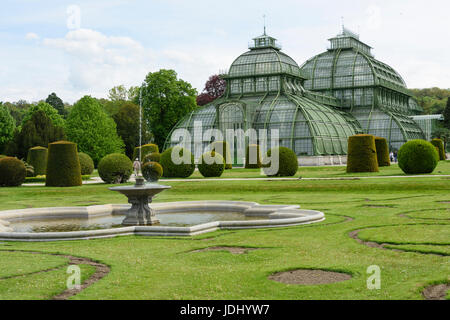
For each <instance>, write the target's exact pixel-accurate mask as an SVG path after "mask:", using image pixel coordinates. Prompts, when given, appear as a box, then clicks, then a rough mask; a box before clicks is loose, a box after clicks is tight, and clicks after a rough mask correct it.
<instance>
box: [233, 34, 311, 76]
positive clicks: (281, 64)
mask: <svg viewBox="0 0 450 320" xmlns="http://www.w3.org/2000/svg"><path fill="white" fill-rule="evenodd" d="M253 41H254V45H251V46H250V51H248V52H246V53H244V54H242V55H240V56H239V57H238V58H237V59H236V60H235V61H234V62H233V63H232V64H231V67H230V71H229V73H228V76H229V77H233V78H234V77H253V76H259V75H276V74H281V73H283V74H289V75H293V76H296V77H300V78H302V79H306V77H305V76H304V75H303V72H302V71H301V69H300V67H299V66H298V64H297V63H296V62H295V61H294V59H292V58H291V57H289V56H288V55H286V54H284V53H283V52H281V51H280V47H279V46H278V45H277V44H276V39H275V38H272V37H270V36H267V35H265V34H264V35H262V36H260V37H257V38H254V39H253Z"/></svg>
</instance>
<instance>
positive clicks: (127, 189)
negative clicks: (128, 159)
mask: <svg viewBox="0 0 450 320" xmlns="http://www.w3.org/2000/svg"><path fill="white" fill-rule="evenodd" d="M170 188H171V187H170V186H164V185H160V184H157V183H151V184H146V183H145V180H144V179H143V178H142V177H136V184H135V185H134V186H122V187H112V188H109V190H112V191H117V192H120V193H121V194H123V195H125V196H127V198H128V202H129V203H130V204H131V208H130V209H129V210H128V211H127V212H126V217H125V219H124V220H123V221H122V225H124V226H151V225H154V224H158V223H159V220H158V219H157V218H156V215H155V212H154V211H153V210H152V208H151V207H150V205H149V204H150V203H152V201H153V197H154V196H155V195H157V194H158V193H160V192H162V191H164V190H167V189H170Z"/></svg>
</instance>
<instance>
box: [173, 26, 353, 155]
mask: <svg viewBox="0 0 450 320" xmlns="http://www.w3.org/2000/svg"><path fill="white" fill-rule="evenodd" d="M253 40H254V45H251V46H249V48H250V51H248V52H246V53H244V54H242V55H241V56H239V57H238V58H237V59H236V60H235V61H234V62H233V63H232V65H231V67H230V69H229V72H228V74H227V75H224V76H223V77H224V78H226V80H227V89H226V92H225V94H224V95H223V96H222V97H221V98H219V99H217V100H216V101H214V102H212V103H211V104H208V105H206V106H204V107H202V108H199V109H197V110H195V111H193V112H192V113H191V114H189V115H188V116H187V117H185V119H183V120H182V121H180V123H179V124H178V125H177V126H176V127H175V128H174V129H180V128H183V129H187V130H188V132H189V133H190V135H191V136H195V130H194V127H195V126H194V124H195V121H201V122H202V125H203V130H204V131H205V130H207V129H210V128H216V129H220V130H222V132H224V131H225V130H226V129H243V130H247V129H250V128H252V129H255V130H256V131H257V132H258V131H259V130H260V129H267V132H268V134H269V136H268V139H267V142H266V143H267V144H268V143H270V138H271V137H270V132H271V130H273V129H278V132H279V144H280V145H281V146H286V147H289V148H291V149H292V150H294V151H295V152H296V154H297V155H299V156H302V155H304V156H320V155H345V154H346V153H347V139H348V137H349V136H351V135H354V134H355V133H360V132H362V129H361V127H360V125H359V123H358V122H357V121H356V119H355V118H354V117H353V116H352V115H351V114H349V113H346V112H344V111H342V110H340V109H338V107H339V102H338V101H337V100H336V99H335V98H333V97H331V96H327V95H323V94H320V93H315V92H309V91H306V90H305V89H304V87H303V83H304V81H305V79H306V76H305V75H304V73H303V72H302V70H301V69H300V67H299V66H298V65H297V63H296V62H295V61H294V60H293V59H292V58H290V57H289V56H287V55H286V54H284V53H282V52H281V51H280V47H279V46H278V45H277V44H276V41H275V39H274V38H272V37H269V36H267V35H266V34H264V35H262V36H260V37H257V38H255V39H253ZM171 135H172V134H170V135H169V138H170V137H171ZM176 143H177V142H171V141H170V140H168V141H167V142H166V146H165V147H166V148H167V147H169V146H171V145H174V144H176ZM258 143H260V144H261V143H264V142H263V141H261V140H260V141H259V142H258ZM208 144H209V142H203V143H202V146H201V147H200V146H199V145H198V146H196V145H194V142H192V141H191V146H190V149H191V151H193V152H194V155H195V157H196V158H199V157H200V155H201V153H202V152H203V151H204V148H205V147H206V146H207V145H208ZM202 148H203V149H202ZM268 148H270V146H269V145H265V146H262V149H263V150H264V149H268ZM235 162H237V163H239V162H242V159H236V160H235Z"/></svg>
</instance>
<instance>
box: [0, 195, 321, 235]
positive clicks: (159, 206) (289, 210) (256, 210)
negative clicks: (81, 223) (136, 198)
mask: <svg viewBox="0 0 450 320" xmlns="http://www.w3.org/2000/svg"><path fill="white" fill-rule="evenodd" d="M129 208H130V205H127V204H122V205H114V204H106V205H95V206H88V207H57V208H32V209H19V210H8V211H0V218H1V219H0V230H1V227H2V226H3V227H4V228H6V227H8V225H9V223H10V222H9V220H11V221H14V220H20V219H21V220H23V218H24V217H28V218H35V219H36V218H39V217H40V218H43V217H45V216H46V217H48V215H49V213H50V215H51V214H53V215H54V216H57V217H61V216H68V217H73V216H74V215H78V217H82V216H83V217H89V216H99V215H107V214H110V215H114V214H116V215H118V214H125V212H126V211H127V210H128V209H129ZM152 208H153V209H154V210H155V211H156V213H157V214H158V213H169V212H170V213H176V212H186V213H188V212H199V211H205V212H206V211H208V212H211V211H212V212H214V211H217V212H219V211H220V212H224V211H229V212H237V213H242V214H245V215H252V216H261V217H262V219H261V220H248V221H214V222H208V223H203V224H198V225H194V226H190V227H170V226H129V227H121V228H110V229H100V230H85V231H66V232H43V233H30V232H28V233H22V232H14V231H12V232H11V231H9V232H0V241H62V240H83V239H100V238H111V237H116V236H125V235H141V236H169V237H179V236H195V235H200V234H204V233H207V232H212V231H216V230H229V229H254V228H275V227H288V226H296V225H302V224H311V223H316V222H320V221H323V220H325V215H324V213H323V212H320V211H315V210H304V209H300V206H298V205H260V204H258V203H256V202H244V201H222V200H204V201H176V202H162V203H154V204H152ZM45 214H47V215H45ZM71 215H72V216H71Z"/></svg>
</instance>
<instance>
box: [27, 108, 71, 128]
mask: <svg viewBox="0 0 450 320" xmlns="http://www.w3.org/2000/svg"><path fill="white" fill-rule="evenodd" d="M38 111H43V112H44V113H45V114H46V115H47V117H49V118H50V120H52V122H53V124H54V125H55V126H57V127H64V119H63V118H62V117H61V115H60V114H59V113H58V110H56V109H55V108H53V107H52V106H51V105H50V104H48V103H46V102H39V103H38V104H35V105H32V106H31V107H30V108H29V109H28V110H27V111H26V113H25V115H24V117H23V120H22V125H24V124H25V123H26V122H27V121H28V120H30V119H31V117H32V116H33V114H34V113H36V112H38Z"/></svg>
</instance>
